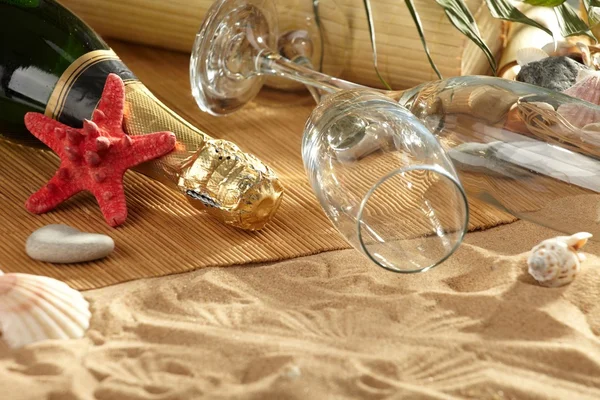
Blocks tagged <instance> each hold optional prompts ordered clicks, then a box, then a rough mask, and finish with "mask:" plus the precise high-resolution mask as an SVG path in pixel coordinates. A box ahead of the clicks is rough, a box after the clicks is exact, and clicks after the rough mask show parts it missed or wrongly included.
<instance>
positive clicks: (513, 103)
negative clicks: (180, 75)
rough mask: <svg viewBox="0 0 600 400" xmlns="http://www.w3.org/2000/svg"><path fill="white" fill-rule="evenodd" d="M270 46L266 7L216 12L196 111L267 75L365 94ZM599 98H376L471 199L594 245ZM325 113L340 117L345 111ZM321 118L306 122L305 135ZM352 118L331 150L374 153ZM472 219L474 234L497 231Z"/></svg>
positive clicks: (502, 87) (599, 227)
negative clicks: (412, 121)
mask: <svg viewBox="0 0 600 400" xmlns="http://www.w3.org/2000/svg"><path fill="white" fill-rule="evenodd" d="M233 21H235V23H234V22H233ZM217 32H218V33H217ZM226 33H228V34H231V35H233V36H234V37H236V38H237V39H236V45H235V46H230V47H223V46H220V45H219V43H220V41H221V40H224V39H223V38H224V37H225V36H227V34H226ZM221 35H223V36H221ZM277 37H278V36H277V21H276V14H275V8H274V5H273V3H272V2H271V1H270V0H221V1H218V2H217V3H215V5H214V6H213V8H212V9H211V11H210V12H209V14H208V15H207V17H206V19H205V21H204V24H203V25H202V28H201V30H200V32H199V33H198V36H197V38H196V43H195V48H194V51H193V54H192V58H191V63H190V77H191V84H192V88H193V91H194V96H195V98H196V101H197V102H198V105H199V106H200V108H202V109H203V110H205V111H207V112H209V113H211V114H213V115H222V114H226V113H229V112H232V111H235V110H236V109H238V108H240V107H242V106H243V105H244V104H245V103H247V102H248V101H249V100H251V99H252V98H253V96H254V95H255V94H256V93H258V91H259V90H260V86H261V84H262V79H263V78H264V77H265V76H279V77H285V78H287V79H290V80H294V81H296V82H300V83H303V84H305V85H307V86H311V87H313V88H315V89H316V90H312V92H311V93H312V94H313V96H314V97H315V99H316V100H317V101H319V100H320V96H321V93H325V94H327V93H333V92H340V91H344V90H348V89H353V90H365V89H368V88H365V87H364V86H361V85H358V84H355V83H352V82H347V81H344V80H342V79H338V78H335V77H331V76H328V75H325V74H322V73H319V72H317V71H315V70H313V69H312V68H311V67H310V65H308V64H306V63H294V62H292V61H290V60H288V59H286V58H285V57H283V56H281V54H279V52H278V51H277V47H275V46H274V43H275V39H276V38H277ZM280 47H281V46H280ZM231 60H235V62H234V63H232V62H231ZM232 68H233V69H232ZM599 91H600V76H599V75H597V74H592V75H591V76H588V77H587V78H584V79H582V80H581V81H580V82H579V83H577V84H576V85H575V86H574V87H573V88H571V89H569V90H568V91H567V92H566V93H565V94H563V93H557V92H554V91H550V90H547V89H544V88H541V87H537V86H532V85H528V84H525V83H521V82H516V81H509V80H505V79H501V78H494V77H484V76H462V77H454V78H448V79H444V80H441V81H435V82H426V83H423V84H421V85H419V86H417V87H415V88H412V89H409V90H406V91H382V90H377V92H378V93H379V95H381V96H386V97H388V98H389V99H392V100H393V101H395V102H397V104H398V105H399V106H402V107H405V108H406V109H408V110H409V111H410V112H411V113H412V114H413V115H414V116H416V117H417V118H418V119H419V120H420V121H421V122H422V123H423V125H424V126H425V127H426V128H427V129H429V130H430V131H431V132H432V133H433V134H434V136H435V137H436V138H437V139H438V141H439V143H440V144H441V146H442V148H443V149H444V150H445V151H446V155H447V156H449V157H450V159H451V160H452V162H453V164H454V166H455V168H456V170H457V171H458V176H459V177H460V181H461V182H462V185H463V187H464V188H465V190H466V192H467V193H468V195H469V198H470V199H472V200H473V201H476V200H479V201H483V202H485V203H488V204H490V205H492V206H494V207H496V208H498V209H499V210H501V211H504V212H508V213H511V214H513V215H514V216H516V217H518V218H522V219H526V220H529V221H532V222H535V223H538V224H540V225H543V226H546V227H549V228H552V229H555V230H558V231H560V232H564V233H567V234H573V233H576V232H580V231H587V232H591V233H592V234H594V238H593V239H598V238H600V196H599V195H598V194H599V193H600V178H599V176H600V161H599V159H600V139H599V138H600V133H599V132H600V107H598V106H597V105H595V104H592V103H590V102H588V101H592V100H593V101H597V98H598V93H599ZM571 96H576V97H580V98H583V99H585V100H588V101H584V100H581V99H578V98H575V97H571ZM594 97H595V99H594ZM333 98H338V99H339V98H340V97H335V96H334V97H333ZM329 104H330V107H331V108H332V109H333V108H335V107H339V110H340V112H342V110H344V106H343V104H345V103H340V105H339V106H338V105H332V104H331V102H329ZM318 116H319V114H318V113H317V114H313V116H311V120H310V121H309V122H308V124H307V128H306V129H305V135H306V134H307V131H308V129H309V128H310V127H311V126H312V124H313V123H314V119H315V118H316V117H318ZM352 118H353V119H352V123H348V125H349V128H347V129H344V133H342V134H340V136H339V138H338V143H354V145H353V146H356V147H355V148H354V149H355V150H356V149H360V148H367V149H368V148H370V146H377V143H379V142H378V141H377V140H378V139H377V136H376V135H372V134H371V133H370V132H371V131H370V130H369V129H366V128H367V127H369V126H370V123H369V119H368V118H364V117H363V115H362V112H360V111H357V112H355V113H354V114H353V117H352ZM311 121H312V122H311ZM303 155H304V161H305V165H307V172H308V173H309V176H310V173H311V169H310V168H313V167H312V166H311V164H310V163H307V160H308V159H307V157H306V151H305V150H303ZM447 170H448V171H453V170H452V169H451V167H450V168H449V169H447ZM313 184H314V183H313ZM316 191H317V193H318V190H316ZM322 204H323V202H322ZM473 204H475V203H473ZM475 211H476V212H477V214H475V215H476V217H475V218H473V219H474V220H475V219H479V220H480V225H482V226H483V225H484V224H486V225H485V226H490V225H493V224H495V223H497V222H495V221H496V220H494V218H492V219H491V220H490V219H486V218H487V217H481V215H480V214H481V211H480V210H479V209H476V210H475Z"/></svg>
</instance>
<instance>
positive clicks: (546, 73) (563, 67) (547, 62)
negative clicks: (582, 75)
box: [516, 56, 589, 92]
mask: <svg viewBox="0 0 600 400" xmlns="http://www.w3.org/2000/svg"><path fill="white" fill-rule="evenodd" d="M582 69H589V68H588V67H586V66H585V65H583V64H581V63H578V62H577V61H575V60H573V59H572V58H569V57H565V56H560V57H548V58H544V59H542V60H540V61H534V62H530V63H529V64H527V65H524V66H523V67H521V70H520V71H519V74H518V75H517V78H516V79H517V80H518V81H519V82H525V83H530V84H532V85H536V86H541V87H544V88H546V89H550V90H556V91H559V92H562V91H563V90H566V89H568V88H570V87H571V86H573V85H574V84H575V82H576V79H577V74H578V73H579V71H581V70H582Z"/></svg>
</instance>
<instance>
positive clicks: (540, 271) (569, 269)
mask: <svg viewBox="0 0 600 400" xmlns="http://www.w3.org/2000/svg"><path fill="white" fill-rule="evenodd" d="M591 237H592V234H591V233H587V232H580V233H576V234H574V235H572V236H558V237H555V238H552V239H547V240H544V241H543V242H541V243H540V244H538V245H537V246H535V247H534V248H533V249H531V254H530V255H529V259H528V260H527V265H528V267H529V268H528V271H529V274H530V275H531V276H533V278H534V279H535V280H536V281H538V283H539V284H540V285H542V286H546V287H559V286H564V285H566V284H569V283H571V282H572V281H573V279H575V276H577V273H578V272H579V268H580V262H581V261H583V260H584V259H585V257H584V255H583V254H581V253H578V252H577V250H579V249H580V248H582V247H583V246H584V245H585V243H586V242H587V240H588V239H589V238H591Z"/></svg>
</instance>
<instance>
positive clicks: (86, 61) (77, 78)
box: [45, 50, 137, 128]
mask: <svg viewBox="0 0 600 400" xmlns="http://www.w3.org/2000/svg"><path fill="white" fill-rule="evenodd" d="M110 73H115V74H117V75H119V76H120V77H121V78H122V79H123V81H124V82H125V84H127V83H129V82H133V81H137V78H136V77H135V75H134V74H133V73H132V72H131V71H130V70H129V69H128V68H127V67H126V66H125V64H123V62H122V61H121V60H120V59H119V57H118V56H117V55H116V54H115V53H114V52H113V51H112V50H95V51H91V52H89V53H86V54H84V55H83V56H81V57H79V58H78V59H77V60H75V61H74V62H73V63H72V64H71V65H70V66H69V68H67V70H66V71H65V72H64V73H63V75H62V76H61V77H60V79H59V81H58V83H57V84H56V87H55V88H54V91H53V92H52V95H51V96H50V100H49V101H48V105H47V106H46V112H45V114H46V115H47V116H48V117H50V118H54V119H56V120H58V121H60V122H62V123H63V124H65V125H69V126H72V127H74V128H81V127H82V126H83V120H84V119H86V118H88V119H89V118H91V116H92V112H93V111H94V109H95V108H96V106H97V105H98V101H100V96H101V95H102V90H103V89H104V83H105V82H106V77H107V76H108V74H110Z"/></svg>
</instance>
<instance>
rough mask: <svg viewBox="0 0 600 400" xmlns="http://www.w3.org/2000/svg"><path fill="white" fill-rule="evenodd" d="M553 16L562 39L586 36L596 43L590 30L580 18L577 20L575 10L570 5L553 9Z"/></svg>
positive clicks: (562, 5)
mask: <svg viewBox="0 0 600 400" xmlns="http://www.w3.org/2000/svg"><path fill="white" fill-rule="evenodd" d="M554 14H555V15H556V19H557V20H558V26H559V27H560V32H561V34H562V35H563V36H564V37H567V36H576V35H587V36H589V37H590V38H592V40H594V42H597V40H596V38H595V37H594V35H592V33H591V32H590V28H589V27H588V26H587V24H586V23H585V22H583V21H582V20H581V18H579V16H578V15H577V13H576V12H575V10H574V9H573V8H572V7H571V6H570V5H568V4H566V3H565V4H561V5H560V6H557V7H554Z"/></svg>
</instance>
